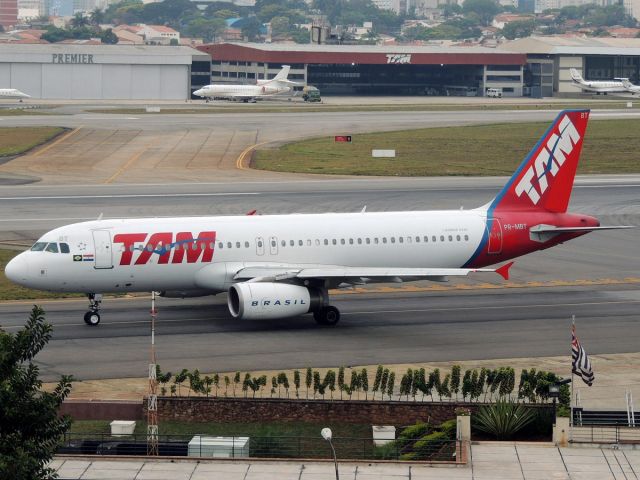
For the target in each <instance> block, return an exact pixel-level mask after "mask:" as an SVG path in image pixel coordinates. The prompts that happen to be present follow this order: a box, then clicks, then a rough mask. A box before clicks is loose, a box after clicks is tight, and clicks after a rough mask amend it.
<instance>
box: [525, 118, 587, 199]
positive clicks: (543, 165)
mask: <svg viewBox="0 0 640 480" xmlns="http://www.w3.org/2000/svg"><path fill="white" fill-rule="evenodd" d="M558 133H559V135H557V134H555V133H553V134H551V136H550V137H549V140H547V144H546V145H545V146H543V147H542V149H541V150H540V153H538V156H537V157H536V159H535V160H534V162H533V165H531V166H529V168H528V169H527V170H526V172H525V173H524V175H523V176H522V178H521V179H520V181H519V182H518V184H517V185H516V190H515V192H516V195H517V196H518V197H520V196H522V194H523V193H526V194H527V196H528V197H529V199H531V202H532V203H533V204H534V205H537V204H538V202H539V201H540V198H541V197H542V195H543V194H544V192H545V191H546V190H547V188H548V187H549V181H548V179H547V174H548V173H550V174H551V176H552V177H555V176H556V175H557V173H558V172H559V171H560V168H561V167H562V165H563V164H564V162H565V160H566V158H567V155H569V154H571V152H572V151H573V148H574V147H575V145H576V143H578V141H580V134H579V133H578V130H576V127H575V126H574V125H573V123H571V120H570V119H569V117H568V116H566V115H565V117H564V118H563V119H562V120H561V121H560V125H559V128H558ZM536 184H537V187H536Z"/></svg>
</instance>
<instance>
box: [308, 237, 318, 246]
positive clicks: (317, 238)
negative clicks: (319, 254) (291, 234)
mask: <svg viewBox="0 0 640 480" xmlns="http://www.w3.org/2000/svg"><path fill="white" fill-rule="evenodd" d="M309 245H311V240H309ZM316 245H320V239H319V238H316Z"/></svg>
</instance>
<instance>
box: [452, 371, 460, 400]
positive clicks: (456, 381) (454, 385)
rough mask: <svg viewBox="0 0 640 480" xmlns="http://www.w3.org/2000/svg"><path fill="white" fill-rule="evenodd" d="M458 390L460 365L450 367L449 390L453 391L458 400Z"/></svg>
mask: <svg viewBox="0 0 640 480" xmlns="http://www.w3.org/2000/svg"><path fill="white" fill-rule="evenodd" d="M459 391H460V365H454V366H453V367H451V392H453V393H455V395H456V400H458V392H459Z"/></svg>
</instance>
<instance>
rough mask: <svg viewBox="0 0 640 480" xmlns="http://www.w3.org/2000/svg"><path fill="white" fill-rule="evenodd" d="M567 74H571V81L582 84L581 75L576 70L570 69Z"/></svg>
mask: <svg viewBox="0 0 640 480" xmlns="http://www.w3.org/2000/svg"><path fill="white" fill-rule="evenodd" d="M569 73H570V74H571V78H572V79H573V81H574V82H578V83H582V82H584V78H582V75H580V72H578V70H576V69H575V68H570V69H569Z"/></svg>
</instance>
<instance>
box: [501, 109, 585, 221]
mask: <svg viewBox="0 0 640 480" xmlns="http://www.w3.org/2000/svg"><path fill="white" fill-rule="evenodd" d="M588 120H589V110H565V111H563V112H560V114H559V115H558V116H557V117H556V119H555V121H554V122H553V123H552V124H551V127H549V129H548V130H547V131H546V132H545V133H544V135H543V136H542V138H541V139H540V140H539V141H538V143H537V144H536V146H535V147H533V149H532V150H531V152H529V154H528V155H527V156H526V157H525V159H524V160H523V161H522V163H521V164H520V167H518V169H517V170H516V172H515V173H514V174H513V176H512V177H511V179H510V180H509V182H508V183H507V184H506V185H505V186H504V188H503V189H502V191H501V192H500V193H499V194H498V196H497V197H496V198H495V199H494V200H493V202H492V203H491V206H490V210H492V211H496V212H497V211H516V210H544V211H548V212H558V213H562V212H566V211H567V207H568V205H569V199H570V197H571V190H572V189H573V181H574V179H575V175H576V170H577V168H578V162H579V160H580V152H581V151H582V140H583V138H584V134H585V131H586V129H587V123H588Z"/></svg>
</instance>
